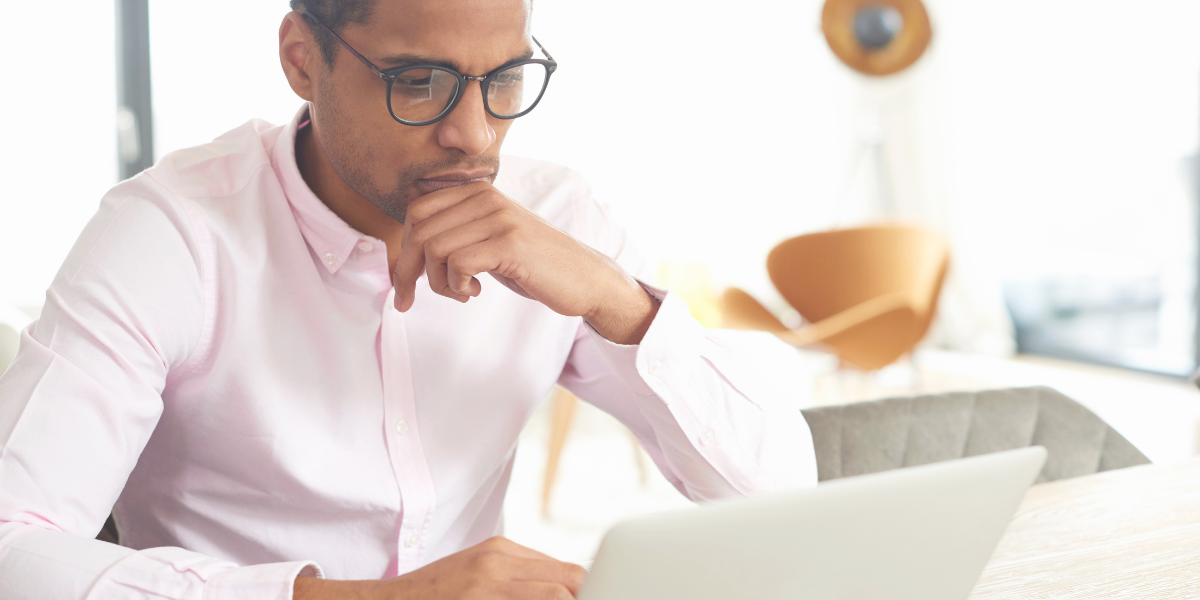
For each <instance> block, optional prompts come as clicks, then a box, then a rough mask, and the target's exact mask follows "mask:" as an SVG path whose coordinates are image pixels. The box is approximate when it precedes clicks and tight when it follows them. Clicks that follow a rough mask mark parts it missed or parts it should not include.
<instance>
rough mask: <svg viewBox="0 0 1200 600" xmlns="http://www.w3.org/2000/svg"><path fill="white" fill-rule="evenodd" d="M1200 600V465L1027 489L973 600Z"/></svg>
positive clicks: (1113, 474)
mask: <svg viewBox="0 0 1200 600" xmlns="http://www.w3.org/2000/svg"><path fill="white" fill-rule="evenodd" d="M993 598H995V599H1000V598H1003V599H1005V600H1013V599H1037V600H1042V599H1050V598H1054V599H1066V598H1072V599H1084V598H1087V599H1099V598H1104V599H1106V600H1108V599H1111V600H1116V599H1126V598H1128V599H1131V600H1132V599H1137V600H1150V599H1158V598H1188V599H1195V598H1200V459H1197V460H1192V461H1190V462H1186V463H1180V464H1174V465H1145V466H1141V467H1132V468H1129V469H1120V470H1117V471H1108V472H1105V473H1099V474H1096V475H1089V476H1087V477H1079V478H1075V479H1065V480H1062V481H1055V482H1051V483H1044V484H1041V485H1037V486H1034V487H1032V488H1030V489H1029V492H1028V493H1027V494H1026V495H1025V500H1024V501H1023V502H1022V503H1021V508H1020V509H1019V510H1018V511H1017V515H1016V517H1014V519H1013V522H1012V524H1010V525H1009V526H1008V531H1007V532H1006V533H1005V534H1004V538H1003V539H1001V540H1000V545H999V547H997V548H996V552H995V554H994V555H993V556H992V559H991V561H990V562H989V563H988V566H987V568H986V569H984V571H983V575H982V576H981V577H980V578H979V583H977V584H976V585H975V591H974V592H973V593H972V594H971V599H972V600H985V599H988V600H991V599H993Z"/></svg>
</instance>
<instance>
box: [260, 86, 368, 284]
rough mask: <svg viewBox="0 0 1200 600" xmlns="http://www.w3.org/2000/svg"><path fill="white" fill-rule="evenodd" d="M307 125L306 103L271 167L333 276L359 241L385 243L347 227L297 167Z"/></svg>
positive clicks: (306, 237) (302, 229) (307, 238)
mask: <svg viewBox="0 0 1200 600" xmlns="http://www.w3.org/2000/svg"><path fill="white" fill-rule="evenodd" d="M307 122H308V103H307V102H306V103H304V106H302V107H301V108H300V110H299V112H297V113H296V116H295V117H292V121H291V122H290V123H288V125H287V126H286V127H284V128H283V131H281V132H280V134H279V137H278V138H277V139H276V142H275V149H274V151H273V152H272V153H271V166H272V167H273V168H274V169H275V173H276V175H277V176H278V177H279V183H280V185H281V186H283V193H284V195H285V196H287V199H288V204H290V205H291V207H292V214H293V215H295V217H296V224H297V225H298V226H299V227H300V233H301V234H303V235H304V240H305V241H306V242H308V246H309V247H310V248H312V251H313V253H315V254H316V256H317V260H319V261H321V264H323V265H325V268H326V269H327V270H328V271H329V273H331V274H334V273H337V271H338V269H340V268H341V266H342V264H344V263H345V262H346V259H347V258H349V257H350V253H351V252H353V251H354V245H355V244H356V243H358V242H359V240H363V239H367V240H371V241H372V242H373V243H380V244H381V243H382V242H380V241H379V240H375V239H374V238H371V237H369V236H367V235H364V234H363V233H361V232H359V231H358V230H356V229H354V228H353V227H351V226H350V225H348V224H346V222H345V221H343V220H342V219H341V217H339V216H337V215H336V214H334V212H333V211H332V210H329V207H328V206H325V203H324V202H321V199H320V198H317V195H316V194H314V193H313V191H312V189H310V188H309V187H308V184H307V183H306V182H305V181H304V177H302V176H301V175H300V168H299V167H298V166H296V132H297V131H299V130H300V126H301V125H304V124H306V123H307Z"/></svg>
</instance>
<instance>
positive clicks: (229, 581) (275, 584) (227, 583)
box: [204, 561, 325, 600]
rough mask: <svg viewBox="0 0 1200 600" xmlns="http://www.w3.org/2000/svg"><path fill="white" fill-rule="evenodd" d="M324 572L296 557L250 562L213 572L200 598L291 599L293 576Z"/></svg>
mask: <svg viewBox="0 0 1200 600" xmlns="http://www.w3.org/2000/svg"><path fill="white" fill-rule="evenodd" d="M300 576H305V577H320V578H322V579H323V578H324V577H325V574H324V573H323V572H322V571H321V567H320V566H319V565H317V563H315V562H310V561H297V562H282V563H269V564H265V565H251V566H247V567H238V568H236V569H229V570H228V571H222V572H220V573H217V574H216V575H214V576H213V577H212V578H211V579H209V580H208V583H207V584H206V585H205V586H204V600H241V599H247V598H253V599H254V600H292V590H293V589H294V588H295V586H296V578H297V577H300Z"/></svg>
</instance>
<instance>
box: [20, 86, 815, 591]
mask: <svg viewBox="0 0 1200 600" xmlns="http://www.w3.org/2000/svg"><path fill="white" fill-rule="evenodd" d="M306 114H307V112H306V110H303V109H302V110H301V111H300V113H298V114H297V117H296V119H294V120H293V121H292V123H291V124H289V125H287V126H285V127H272V126H270V125H269V124H267V123H264V122H262V121H251V122H249V123H247V124H245V125H243V126H241V127H239V128H237V129H234V130H233V131H230V132H229V133H227V134H225V135H223V136H221V137H220V138H217V139H216V140H214V141H213V142H212V143H210V144H207V145H204V146H199V147H196V148H189V149H186V150H182V151H179V152H175V153H173V154H171V155H169V156H167V157H166V158H164V159H163V160H162V162H161V163H160V164H158V165H157V166H155V167H153V168H151V169H149V170H147V171H146V172H144V173H142V174H141V175H138V176H137V177H134V178H133V179H130V180H128V181H125V182H122V183H121V184H119V185H118V186H116V187H115V188H113V189H112V191H110V192H109V193H108V194H107V195H106V196H105V198H104V199H103V201H102V202H101V205H100V209H99V212H98V213H97V214H96V216H95V217H94V218H93V219H92V221H91V223H90V224H89V225H88V226H87V228H86V229H85V230H84V232H83V234H82V235H81V236H80V238H79V240H78V242H77V243H76V245H75V247H74V249H73V250H72V252H71V254H70V256H69V257H68V258H67V260H66V262H65V263H64V264H63V266H62V269H61V270H60V271H59V273H58V275H57V277H56V278H55V280H54V282H53V284H52V285H51V287H50V289H49V290H48V291H47V294H46V305H45V308H44V309H43V313H42V316H41V319H39V320H38V321H37V322H35V323H34V324H33V325H31V326H29V327H28V328H27V329H26V330H25V331H24V332H23V333H22V336H21V346H20V351H19V352H18V355H17V357H16V359H15V361H14V362H13V364H12V366H11V368H10V369H9V370H8V372H7V373H5V374H4V376H3V377H2V378H0V445H2V446H0V598H3V599H5V600H44V599H47V598H81V599H82V598H88V599H95V600H100V599H109V598H113V599H116V598H121V599H125V598H169V599H178V600H185V599H186V600H225V599H234V598H237V599H243V600H245V599H251V600H252V599H264V600H265V599H286V598H291V591H292V582H293V580H294V579H295V577H296V576H297V575H298V574H301V573H303V574H309V575H321V576H325V577H330V578H336V579H366V578H380V577H392V576H395V575H397V574H400V573H405V572H408V571H411V570H413V569H416V568H418V567H421V566H422V565H425V564H428V563H430V562H432V561H434V560H437V559H438V558H441V557H444V556H446V555H448V554H451V553H453V552H456V551H458V550H461V549H463V548H466V547H469V546H471V545H473V544H476V543H478V542H481V541H483V540H485V539H487V538H488V537H491V536H494V535H497V534H499V533H501V525H502V523H501V507H502V503H503V501H504V494H505V489H506V487H507V485H508V480H509V475H510V473H511V471H512V466H513V457H514V453H515V452H516V447H517V436H518V433H519V432H520V431H521V428H522V427H523V426H524V425H525V423H526V421H527V420H528V419H529V417H530V415H531V414H532V413H533V411H534V409H535V408H536V406H537V404H538V402H539V401H540V400H541V399H542V398H543V397H544V396H545V395H546V393H547V392H548V391H549V389H550V388H551V386H553V385H554V384H555V383H560V384H562V385H564V386H566V387H567V388H568V389H570V390H572V391H573V392H575V393H576V394H577V395H579V396H580V397H582V398H584V399H586V400H588V401H590V402H592V403H593V404H595V405H597V406H598V407H600V408H601V409H603V410H605V411H607V412H609V413H611V414H612V415H614V416H615V417H616V418H618V419H620V421H621V422H623V423H624V424H625V425H627V426H628V427H629V428H630V429H631V430H632V431H633V432H634V434H636V435H637V437H638V439H639V440H641V442H642V444H643V445H644V446H645V447H646V449H647V451H648V452H649V453H650V455H651V457H652V458H653V459H654V462H655V463H656V464H657V465H658V468H659V469H660V470H661V471H662V473H663V474H664V475H665V476H666V477H667V478H668V479H669V480H670V481H671V482H672V483H673V484H674V485H675V486H676V487H677V488H678V489H679V490H680V492H682V493H683V494H685V495H687V496H688V497H689V498H692V499H694V500H706V499H714V498H721V497H727V496H735V495H741V494H753V493H759V492H765V491H770V490H776V489H781V488H791V487H797V486H809V485H815V483H816V465H815V461H814V456H813V448H812V440H811V437H810V434H809V431H808V427H807V425H806V424H805V422H804V420H803V418H802V417H801V415H800V414H799V411H798V410H797V407H796V405H795V401H794V398H795V396H796V394H795V393H794V391H793V392H789V391H788V390H787V389H785V386H783V385H779V383H778V382H779V381H780V375H781V374H780V373H778V372H777V371H778V369H772V368H770V367H769V366H768V365H767V363H768V362H769V360H768V361H766V362H764V358H763V357H775V358H778V357H779V356H781V354H780V353H787V352H789V351H790V349H789V348H787V347H786V346H783V345H782V344H781V343H779V342H778V341H776V340H774V338H773V337H771V336H767V335H765V334H753V333H747V332H718V331H708V330H706V329H705V328H704V327H703V326H701V325H700V324H699V323H698V322H696V321H695V320H694V319H692V317H691V316H690V315H689V314H688V310H687V308H686V306H685V305H684V304H683V302H681V301H680V300H678V299H677V298H676V297H674V296H672V295H671V294H669V293H666V292H662V291H660V290H656V289H653V288H648V289H650V290H651V292H652V293H653V294H654V295H656V297H657V298H658V299H659V300H660V301H661V308H660V311H659V313H658V315H657V317H656V318H655V320H654V322H653V323H652V325H651V327H650V330H649V332H648V333H647V334H646V336H645V338H644V339H643V340H642V343H641V344H640V345H638V346H621V345H617V344H613V343H611V342H609V341H608V340H606V339H604V338H603V337H601V336H600V335H599V334H597V333H596V332H595V331H594V330H592V329H591V328H590V327H588V326H587V325H586V324H584V323H583V321H582V320H581V319H579V318H573V317H564V316H561V315H558V314H556V313H554V312H552V311H550V310H549V309H547V308H546V307H544V306H543V305H541V304H539V303H537V302H534V301H531V300H528V299H525V298H522V297H520V296H518V295H517V294H514V293H512V292H511V291H509V290H508V289H506V288H504V287H503V286H502V285H500V284H499V283H497V282H496V281H495V280H493V279H491V278H490V277H481V278H480V280H481V282H482V283H483V293H482V294H481V295H480V297H478V298H475V299H472V300H471V301H470V302H468V303H467V304H459V303H458V302H455V301H453V300H449V299H446V298H442V297H440V296H437V295H435V294H434V293H433V292H432V291H431V290H430V289H429V288H428V285H427V284H425V281H424V278H422V282H421V283H422V284H423V285H419V286H418V289H417V298H416V304H415V306H414V307H413V308H412V310H410V311H409V312H408V313H404V314H402V313H400V312H397V311H396V310H394V309H393V308H392V296H393V290H392V286H391V278H390V276H389V272H388V265H387V256H386V251H385V248H384V244H383V242H381V241H380V240H377V239H374V238H371V237H368V236H366V235H363V234H361V233H359V232H357V231H355V230H354V229H352V228H351V227H350V226H348V225H347V224H346V223H345V222H343V221H342V220H341V219H339V218H338V217H337V216H336V215H334V213H333V212H332V211H330V210H329V209H328V208H327V207H326V206H325V205H324V204H323V203H322V202H321V201H320V200H319V199H318V198H317V197H316V196H315V195H314V194H313V193H312V191H311V190H309V188H308V187H307V185H305V183H304V180H303V179H302V178H301V176H300V173H299V171H298V169H297V166H296V160H295V153H294V145H295V137H296V129H297V127H298V126H299V123H301V122H302V121H301V119H303V118H305V115H306ZM496 186H497V187H498V188H499V189H500V190H502V191H503V192H504V193H506V194H508V195H509V196H510V197H512V198H513V199H515V200H516V201H518V202H520V203H522V204H524V205H525V206H527V207H529V208H530V209H532V210H533V211H535V212H537V213H538V214H540V215H541V216H542V217H543V218H545V219H547V220H548V221H549V222H551V223H553V224H554V225H556V226H558V227H560V228H561V229H563V230H565V231H567V232H568V233H570V234H571V235H573V236H574V237H576V238H577V239H579V240H581V241H583V242H585V243H587V244H589V245H591V246H592V247H594V248H597V249H598V250H600V251H602V252H604V253H606V254H607V255H609V256H611V257H613V258H614V259H615V260H616V261H617V262H618V263H620V264H622V265H623V266H624V267H625V268H626V269H627V270H629V271H630V272H631V273H634V274H635V275H636V274H641V273H642V272H643V270H644V266H643V264H642V262H641V261H640V260H639V259H638V258H637V257H636V256H635V254H634V253H633V251H632V249H631V248H630V244H629V240H628V239H627V237H626V234H625V232H624V231H623V230H622V229H621V228H620V227H618V226H617V225H616V224H614V223H613V221H612V220H611V219H610V217H609V215H608V213H607V212H606V210H605V208H604V207H603V206H601V205H600V204H598V203H597V202H596V201H595V200H594V199H593V198H592V195H591V191H590V190H589V188H588V185H587V184H586V183H585V182H584V181H583V180H582V179H581V178H580V177H579V176H578V175H576V174H575V173H573V172H571V171H569V170H567V169H564V168H562V167H558V166H555V165H552V164H549V163H545V162H539V161H533V160H528V159H521V158H511V157H505V158H504V159H503V160H502V161H501V170H500V175H499V177H498V179H497V180H496ZM114 505H115V506H114ZM110 509H111V510H112V511H113V514H114V516H115V518H116V521H117V523H118V527H119V529H120V532H121V543H122V546H115V545H112V544H107V543H104V542H99V541H96V540H94V539H92V538H93V537H94V536H95V535H96V533H97V532H98V531H99V530H100V528H101V526H102V524H103V523H104V521H105V518H106V517H107V516H108V514H109V511H110Z"/></svg>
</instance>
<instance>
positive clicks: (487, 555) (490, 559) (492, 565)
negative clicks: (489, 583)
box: [474, 550, 506, 576]
mask: <svg viewBox="0 0 1200 600" xmlns="http://www.w3.org/2000/svg"><path fill="white" fill-rule="evenodd" d="M505 562H506V561H505V560H504V554H502V553H501V552H498V551H496V550H487V551H484V552H480V553H479V554H478V555H477V556H476V557H475V565H474V566H475V569H476V570H477V571H479V572H480V573H483V574H484V575H485V576H489V575H493V574H500V573H502V572H503V571H504V567H505Z"/></svg>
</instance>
